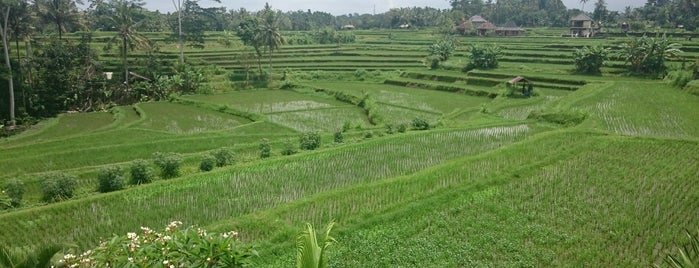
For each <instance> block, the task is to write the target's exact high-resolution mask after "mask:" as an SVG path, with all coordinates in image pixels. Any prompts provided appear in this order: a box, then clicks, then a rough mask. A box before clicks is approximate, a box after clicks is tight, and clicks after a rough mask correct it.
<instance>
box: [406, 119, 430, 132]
mask: <svg viewBox="0 0 699 268" xmlns="http://www.w3.org/2000/svg"><path fill="white" fill-rule="evenodd" d="M410 124H411V126H412V127H413V129H414V130H428V129H430V123H428V122H427V121H426V120H424V119H422V118H415V119H413V121H412V122H411V123H410Z"/></svg>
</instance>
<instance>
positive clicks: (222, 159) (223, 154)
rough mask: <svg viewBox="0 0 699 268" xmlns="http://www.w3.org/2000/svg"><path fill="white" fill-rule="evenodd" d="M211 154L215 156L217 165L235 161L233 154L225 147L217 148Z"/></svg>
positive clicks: (220, 165) (225, 164)
mask: <svg viewBox="0 0 699 268" xmlns="http://www.w3.org/2000/svg"><path fill="white" fill-rule="evenodd" d="M211 155H212V156H213V157H214V158H215V160H216V166H217V167H223V166H227V165H230V164H233V162H235V154H234V153H233V152H232V151H231V150H230V149H227V148H221V149H218V150H216V151H214V152H213V153H211Z"/></svg>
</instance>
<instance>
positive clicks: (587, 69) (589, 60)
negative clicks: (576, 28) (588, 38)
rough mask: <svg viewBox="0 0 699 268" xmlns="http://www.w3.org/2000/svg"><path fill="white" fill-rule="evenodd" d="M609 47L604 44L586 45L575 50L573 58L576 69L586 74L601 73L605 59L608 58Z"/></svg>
mask: <svg viewBox="0 0 699 268" xmlns="http://www.w3.org/2000/svg"><path fill="white" fill-rule="evenodd" d="M607 54H609V49H607V48H604V47H602V46H593V47H590V46H585V47H583V48H581V49H577V50H575V52H573V60H574V61H575V71H576V72H578V73H586V74H599V73H601V70H600V69H601V68H602V65H604V61H606V60H607V59H608V56H607Z"/></svg>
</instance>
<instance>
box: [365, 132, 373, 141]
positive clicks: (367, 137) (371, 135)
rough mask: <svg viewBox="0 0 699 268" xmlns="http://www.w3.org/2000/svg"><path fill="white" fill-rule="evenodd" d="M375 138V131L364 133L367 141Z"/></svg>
mask: <svg viewBox="0 0 699 268" xmlns="http://www.w3.org/2000/svg"><path fill="white" fill-rule="evenodd" d="M373 137H374V132H373V131H367V132H364V138H365V139H371V138H373Z"/></svg>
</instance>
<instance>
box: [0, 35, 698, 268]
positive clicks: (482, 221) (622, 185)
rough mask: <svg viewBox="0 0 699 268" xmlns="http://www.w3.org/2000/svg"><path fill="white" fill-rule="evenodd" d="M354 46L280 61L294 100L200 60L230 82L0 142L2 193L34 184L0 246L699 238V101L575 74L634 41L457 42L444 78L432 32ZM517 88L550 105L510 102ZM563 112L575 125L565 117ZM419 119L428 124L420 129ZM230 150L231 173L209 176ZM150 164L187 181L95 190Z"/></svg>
mask: <svg viewBox="0 0 699 268" xmlns="http://www.w3.org/2000/svg"><path fill="white" fill-rule="evenodd" d="M534 30H536V29H534ZM552 31H554V30H550V29H549V30H543V29H540V32H542V33H549V34H550V32H552ZM537 32H538V31H537ZM356 35H357V40H358V41H357V42H356V43H353V44H342V45H341V46H340V47H338V46H336V45H307V46H284V47H283V48H282V49H281V50H280V51H279V52H275V54H274V58H273V60H272V62H273V64H274V68H275V72H278V74H277V76H279V77H281V76H282V74H284V73H285V74H287V75H289V76H290V77H291V78H289V79H288V80H285V81H275V82H279V84H284V85H285V87H284V88H285V89H276V88H275V89H268V88H255V89H246V90H241V89H240V88H238V87H237V84H236V83H239V82H240V81H232V80H230V78H229V77H233V76H234V75H229V74H232V73H233V72H238V74H239V72H240V71H241V70H243V69H244V66H243V65H242V64H241V63H240V62H239V61H238V60H237V59H236V57H237V56H238V55H239V54H240V53H241V51H243V48H241V47H232V48H220V47H216V48H211V49H205V50H188V51H187V56H188V58H189V59H190V60H191V62H194V63H197V64H200V65H201V66H204V65H215V66H216V68H218V69H220V70H223V72H229V73H228V74H222V75H217V76H215V77H216V78H215V79H214V80H213V81H210V83H212V84H216V85H217V91H216V92H215V93H213V94H209V95H184V96H178V97H176V98H173V101H171V102H150V103H140V104H135V105H133V106H127V107H115V108H113V109H111V110H110V111H109V112H102V113H88V114H80V113H79V114H64V115H61V116H59V117H57V118H54V119H49V120H46V121H43V122H41V123H39V124H37V125H36V126H35V127H34V128H32V129H30V130H29V131H27V132H25V133H23V134H20V135H18V136H16V137H11V138H8V139H3V140H0V169H2V170H3V173H2V174H0V183H4V182H5V181H7V180H9V179H12V178H19V179H21V180H22V181H24V183H25V185H26V194H25V198H24V201H23V203H24V206H23V207H22V208H18V209H12V210H6V211H0V230H3V231H2V232H0V242H2V244H4V245H8V246H11V247H26V246H38V245H43V244H47V243H61V244H63V243H69V244H75V245H77V246H78V247H79V248H80V249H87V248H89V247H92V246H94V245H96V244H97V243H99V241H100V240H103V239H108V238H109V237H110V236H111V235H112V234H115V233H116V234H124V233H127V232H134V231H137V230H138V229H139V227H141V226H163V225H166V224H167V223H168V222H170V221H173V220H180V221H183V222H184V223H185V224H187V225H199V226H203V227H205V228H207V229H210V230H214V231H228V230H237V231H239V232H240V233H241V238H242V239H243V240H244V241H245V242H246V243H251V244H253V245H255V246H256V247H257V249H258V251H259V253H260V256H259V258H255V259H254V261H255V263H256V266H260V267H285V266H292V265H293V263H294V258H295V249H294V247H295V241H294V238H295V237H296V234H297V233H298V232H299V231H300V230H301V227H302V226H303V223H305V222H311V223H313V224H315V225H316V226H321V225H323V224H324V223H327V222H328V221H330V220H331V219H334V220H336V221H337V227H336V229H335V230H334V231H333V235H334V236H335V237H336V238H337V240H338V243H336V244H334V245H333V247H332V248H331V249H330V252H329V255H328V258H329V262H330V264H331V265H332V266H333V267H384V266H388V267H428V266H437V267H473V266H486V267H492V266H496V267H540V266H570V267H578V266H591V267H642V266H651V265H653V264H658V263H660V262H661V260H662V258H663V257H664V256H665V254H666V253H668V252H671V251H672V250H673V247H674V246H675V245H679V244H682V243H683V242H685V241H686V238H685V237H684V233H683V231H684V230H685V229H692V228H694V227H695V226H697V225H699V219H698V218H697V213H699V206H697V204H699V195H697V193H698V192H699V189H698V188H697V187H699V186H698V185H699V158H697V156H696V152H697V151H699V124H696V122H698V121H699V105H697V104H698V103H699V97H697V96H695V95H690V94H687V93H686V92H683V91H681V90H678V89H675V88H672V87H670V86H669V85H668V84H666V83H665V82H662V81H657V80H650V79H640V78H635V77H627V76H625V75H622V74H623V73H624V70H625V69H624V66H623V64H622V62H620V60H619V59H617V58H613V59H612V61H610V64H609V65H608V66H606V67H605V68H603V74H602V75H599V76H586V75H578V74H573V73H571V70H572V68H573V66H572V60H571V55H572V52H573V51H574V50H575V49H576V48H579V47H582V46H585V45H596V44H601V45H604V46H607V47H610V48H614V47H615V46H618V44H619V43H620V42H622V41H623V40H624V39H623V38H608V39H594V40H589V39H582V38H580V39H565V38H552V37H551V36H545V37H538V36H530V37H522V38H495V37H493V38H475V37H458V40H459V41H460V44H461V45H460V46H459V47H458V48H457V50H456V53H455V55H454V56H453V57H452V58H451V59H450V60H449V61H447V62H445V63H444V64H443V67H444V68H443V69H440V70H428V69H426V68H425V66H424V65H423V63H422V60H423V59H424V57H425V56H426V48H427V46H429V45H430V44H431V43H433V42H434V40H436V39H438V38H440V36H439V35H435V34H434V33H433V32H432V31H429V30H424V31H423V30H421V31H393V32H391V38H390V39H389V38H388V33H386V32H380V31H357V32H356ZM156 37H157V36H156ZM161 37H162V36H161ZM161 37H158V38H161ZM98 40H101V39H98ZM472 43H473V44H486V45H492V44H497V45H498V46H501V47H502V50H503V51H504V52H505V53H504V55H503V56H502V58H501V59H500V67H498V68H497V69H493V70H474V71H471V72H468V73H464V72H462V71H461V68H462V67H463V65H464V64H465V60H466V59H465V54H466V46H465V45H466V44H472ZM687 46H688V47H687V48H688V53H686V54H685V56H686V57H688V58H690V59H694V58H697V57H699V49H695V48H696V46H693V45H692V44H687ZM163 53H165V54H167V55H169V56H172V57H173V58H176V56H177V54H176V51H175V50H174V48H171V47H166V49H164V52H163ZM110 57H111V58H113V57H115V55H105V57H104V59H106V60H108V61H109V59H110ZM676 63H677V62H672V64H676ZM114 66H115V68H116V66H118V65H116V64H114ZM374 70H379V71H374ZM516 76H524V77H526V78H527V79H529V80H530V81H532V83H533V84H534V86H535V92H536V93H537V95H536V96H535V97H532V98H524V97H522V96H515V97H505V96H504V95H503V93H504V92H505V91H506V86H505V83H506V82H507V81H509V80H510V79H512V78H513V77H516ZM275 78H276V77H275ZM533 114H547V115H550V117H539V118H540V119H535V118H534V117H532V116H531V115H533ZM570 114H579V115H582V121H581V122H578V123H575V124H565V123H562V122H561V121H557V119H567V118H568V117H569V116H570ZM416 118H418V119H423V120H426V121H427V122H428V123H429V124H430V125H431V127H432V128H431V129H429V130H425V131H417V130H412V129H410V124H411V122H412V121H413V120H414V119H416ZM550 118H553V119H550ZM399 124H404V125H405V126H407V128H408V129H407V130H406V132H405V133H398V131H396V129H395V128H394V127H396V126H398V125H399ZM387 125H390V126H391V128H387ZM389 129H390V130H391V131H388V130H389ZM340 130H342V131H344V132H343V135H344V137H345V138H344V141H343V142H342V143H339V142H335V141H334V139H333V133H334V132H337V131H340ZM305 132H318V133H320V135H321V140H322V145H321V148H319V149H318V150H315V151H299V152H298V153H297V154H295V155H290V156H287V155H283V154H282V151H283V149H284V147H285V146H289V144H291V146H298V140H299V135H300V134H301V133H305ZM263 140H264V141H265V142H267V143H268V144H270V146H271V148H272V156H271V157H270V158H267V159H260V157H259V156H260V143H261V142H262V141H263ZM219 148H231V149H232V150H233V151H234V152H235V154H236V159H237V161H236V163H235V164H234V165H231V166H228V167H223V168H217V169H215V170H214V171H212V172H208V173H204V172H200V171H199V169H198V164H199V161H200V160H201V158H202V157H203V156H204V155H206V154H208V153H210V152H211V151H212V150H216V149H219ZM296 149H298V147H296ZM155 152H176V153H180V154H182V156H183V158H184V160H183V164H182V165H183V167H182V175H181V176H180V177H178V178H175V179H170V180H161V179H157V180H156V181H155V182H153V183H151V184H146V185H138V186H129V187H128V188H127V189H125V190H121V191H117V192H113V193H108V194H99V193H96V192H95V188H96V182H97V179H96V173H97V172H98V171H99V170H100V169H102V168H105V167H109V166H119V167H123V168H128V167H129V166H130V165H131V163H132V161H134V160H136V159H146V160H148V161H150V163H151V167H153V168H154V167H155V166H154V165H152V155H153V153H155ZM49 172H64V173H68V174H72V175H75V176H77V178H78V191H77V194H76V196H75V197H74V198H73V199H72V200H68V201H65V202H60V203H54V204H46V203H44V202H42V201H41V182H42V180H43V178H44V176H45V175H46V174H47V173H49ZM126 176H127V177H128V176H129V175H126Z"/></svg>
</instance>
